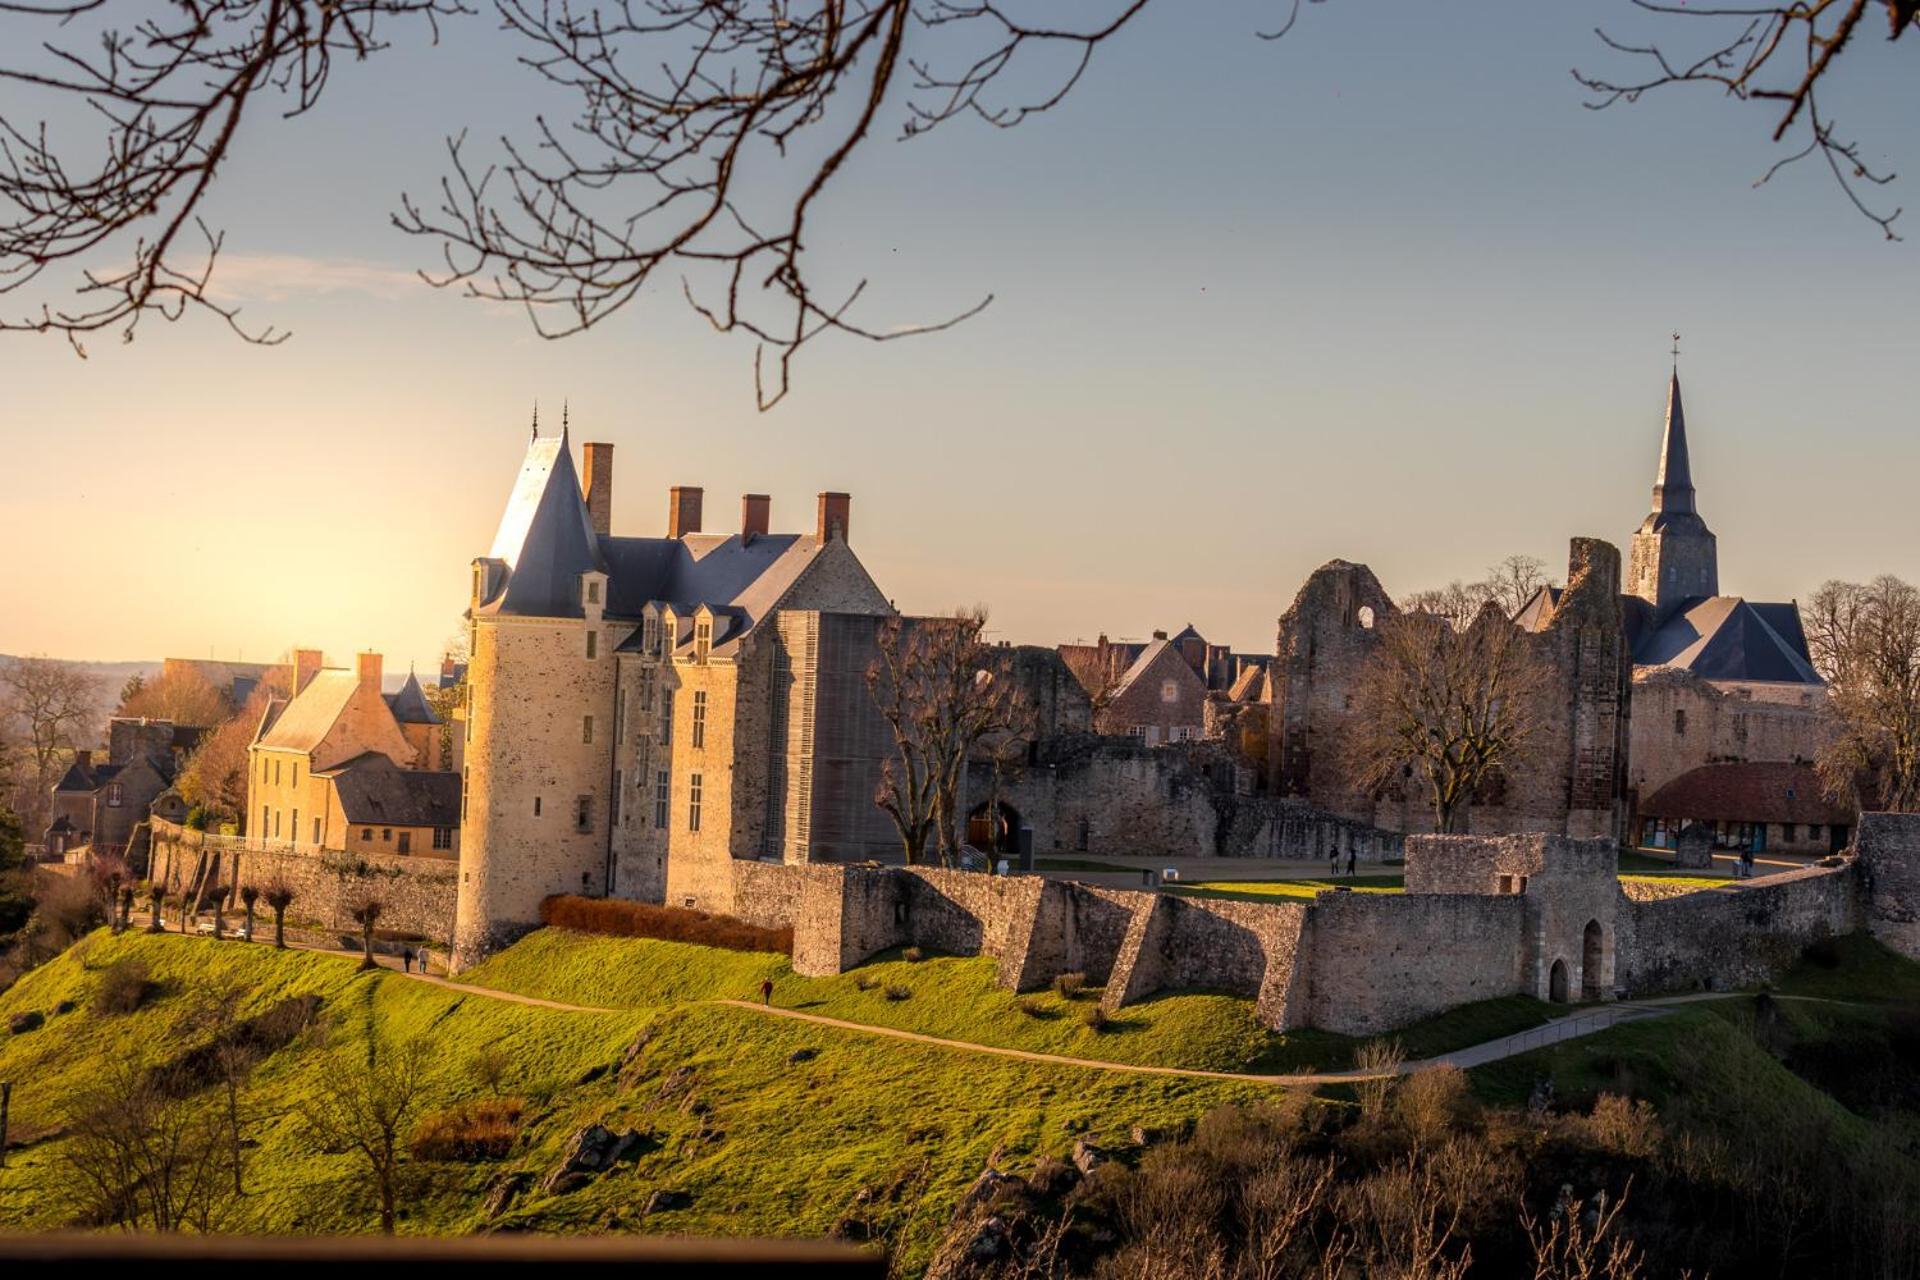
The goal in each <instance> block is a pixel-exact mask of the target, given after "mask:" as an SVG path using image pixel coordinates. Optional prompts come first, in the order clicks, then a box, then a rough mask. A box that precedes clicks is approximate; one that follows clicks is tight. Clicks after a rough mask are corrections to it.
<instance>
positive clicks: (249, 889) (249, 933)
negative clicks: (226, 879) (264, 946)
mask: <svg viewBox="0 0 1920 1280" xmlns="http://www.w3.org/2000/svg"><path fill="white" fill-rule="evenodd" d="M240 901H241V902H242V903H243V904H245V906H246V909H247V919H246V924H245V925H244V926H242V931H241V934H240V936H241V938H242V939H243V940H245V941H247V942H252V941H253V917H254V912H255V911H256V910H257V909H258V907H259V904H260V886H259V885H257V884H252V883H248V884H244V885H241V886H240Z"/></svg>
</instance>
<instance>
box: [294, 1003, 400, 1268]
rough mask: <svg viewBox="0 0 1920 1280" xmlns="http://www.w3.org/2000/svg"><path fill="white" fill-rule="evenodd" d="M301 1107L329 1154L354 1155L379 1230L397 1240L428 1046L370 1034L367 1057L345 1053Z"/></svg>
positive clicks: (309, 1127) (309, 1128)
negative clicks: (372, 1201) (377, 1216)
mask: <svg viewBox="0 0 1920 1280" xmlns="http://www.w3.org/2000/svg"><path fill="white" fill-rule="evenodd" d="M337 1052H338V1053H339V1061H338V1062H337V1063H335V1064H334V1066H333V1068H332V1069H330V1070H327V1071H324V1072H321V1073H320V1076H319V1082H318V1084H317V1086H316V1087H315V1089H314V1090H313V1093H312V1095H311V1096H310V1097H309V1098H308V1100H307V1101H306V1102H305V1103H304V1104H303V1105H302V1106H301V1108H300V1114H301V1117H302V1119H303V1121H304V1122H305V1125H306V1128H307V1131H308V1133H309V1134H311V1135H312V1136H313V1138H314V1139H315V1140H316V1141H317V1142H318V1143H319V1144H320V1146H321V1147H322V1148H323V1149H324V1150H327V1151H329V1152H342V1153H348V1154H351V1155H353V1156H354V1157H356V1158H357V1160H358V1162H359V1163H360V1164H361V1165H362V1167H363V1169H364V1171H365V1173H366V1175H367V1179H368V1181H369V1182H371V1183H372V1189H373V1193H374V1199H375V1202H376V1203H377V1205H378V1207H379V1214H380V1229H381V1230H382V1231H384V1232H386V1233H387V1234H388V1235H392V1234H393V1224H394V1220H395V1217H396V1216H397V1210H398V1204H399V1199H400V1195H401V1191H402V1186H401V1173H402V1170H401V1162H402V1158H403V1156H404V1153H405V1150H406V1135H407V1134H408V1133H410V1132H411V1131H412V1129H413V1125H414V1121H415V1120H416V1119H417V1118H418V1116H419V1113H420V1108H421V1106H422V1104H423V1102H424V1100H425V1097H426V1075H427V1062H428V1060H429V1054H430V1052H431V1051H430V1047H429V1042H428V1041H427V1040H425V1039H424V1038H414V1039H411V1040H404V1041H401V1042H399V1043H397V1044H396V1043H393V1042H391V1041H389V1040H387V1039H386V1038H385V1037H383V1036H382V1035H381V1034H380V1033H379V1032H378V1030H376V1029H374V1028H373V1027H371V1026H370V1027H369V1028H368V1033H367V1047H366V1052H365V1054H364V1055H360V1054H355V1053H352V1052H349V1051H345V1050H341V1051H337Z"/></svg>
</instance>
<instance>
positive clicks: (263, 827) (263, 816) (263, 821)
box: [260, 804, 271, 836]
mask: <svg viewBox="0 0 1920 1280" xmlns="http://www.w3.org/2000/svg"><path fill="white" fill-rule="evenodd" d="M270 812H271V810H269V809H268V808H267V806H266V805H264V804H263V805H261V806H260V834H261V835H262V836H265V835H266V834H267V814H268V813H270Z"/></svg>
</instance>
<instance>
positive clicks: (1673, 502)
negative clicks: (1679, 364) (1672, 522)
mask: <svg viewBox="0 0 1920 1280" xmlns="http://www.w3.org/2000/svg"><path fill="white" fill-rule="evenodd" d="M1653 509H1654V510H1655V511H1692V510H1693V509H1694V506H1693V467H1692V465H1691V464H1690V463H1689V462H1688V461H1687V411H1686V408H1685V406H1684V405H1682V404H1681V402H1680V370H1679V369H1677V368H1676V369H1675V370H1674V371H1673V380H1672V381H1671V382H1669V383H1668V384H1667V433H1666V435H1665V436H1664V437H1663V438H1662V439H1661V441H1660V474H1659V475H1657V476H1655V477H1654V480H1653Z"/></svg>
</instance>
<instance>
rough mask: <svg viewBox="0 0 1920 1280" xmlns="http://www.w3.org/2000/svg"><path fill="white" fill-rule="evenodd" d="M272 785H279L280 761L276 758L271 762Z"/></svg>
mask: <svg viewBox="0 0 1920 1280" xmlns="http://www.w3.org/2000/svg"><path fill="white" fill-rule="evenodd" d="M273 785H274V786H276V787H277V786H279V785H280V762H279V761H278V760H275V761H274V762H273Z"/></svg>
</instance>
